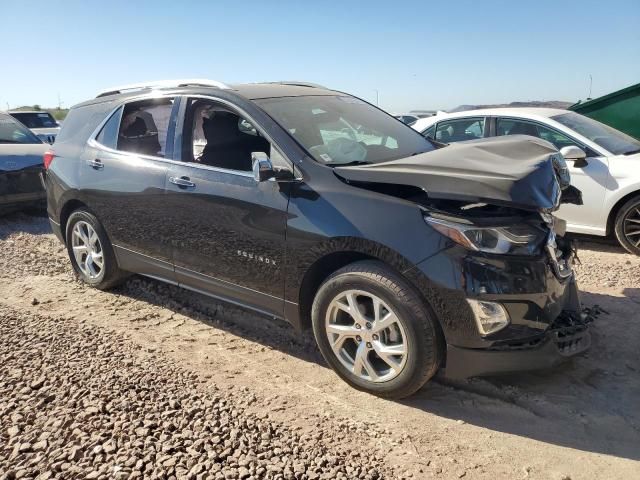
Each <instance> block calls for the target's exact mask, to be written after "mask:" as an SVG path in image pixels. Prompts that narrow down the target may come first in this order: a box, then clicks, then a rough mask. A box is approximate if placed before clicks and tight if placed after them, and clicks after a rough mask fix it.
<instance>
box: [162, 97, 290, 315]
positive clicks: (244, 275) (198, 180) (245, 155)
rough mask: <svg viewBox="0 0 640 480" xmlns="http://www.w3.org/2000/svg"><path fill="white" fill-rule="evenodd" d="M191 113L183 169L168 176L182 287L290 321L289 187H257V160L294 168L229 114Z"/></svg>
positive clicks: (191, 107)
mask: <svg viewBox="0 0 640 480" xmlns="http://www.w3.org/2000/svg"><path fill="white" fill-rule="evenodd" d="M183 111H184V112H183V113H182V114H181V116H180V118H181V124H180V125H179V127H178V128H179V131H180V133H179V135H178V138H179V139H180V140H179V142H180V144H181V147H182V148H181V155H182V160H183V161H182V162H174V164H172V165H171V166H170V168H169V170H168V172H167V179H166V190H167V198H166V202H165V206H166V222H165V223H166V224H167V225H168V229H169V230H168V231H167V233H168V234H169V235H170V236H171V239H172V245H173V247H172V258H173V263H174V266H175V273H176V278H177V279H178V283H179V284H180V285H181V286H184V287H188V288H191V289H195V290H198V291H201V292H204V293H207V294H211V295H213V296H216V297H219V298H222V299H225V300H229V301H232V302H236V303H239V304H242V305H244V306H248V307H251V308H254V309H256V310H259V311H262V312H266V313H269V314H273V315H277V316H282V315H283V305H284V300H283V299H284V276H283V267H284V256H285V230H286V217H287V206H288V201H289V193H288V192H289V184H287V183H279V182H276V181H265V182H257V181H256V180H254V177H253V173H252V172H251V170H250V167H251V162H250V152H251V150H255V151H258V150H257V149H260V151H264V150H269V151H267V152H265V153H267V154H268V155H270V156H271V159H272V161H274V163H275V162H277V161H279V162H281V163H282V164H285V163H287V162H286V161H285V160H284V158H283V157H282V156H281V155H280V154H279V152H278V150H277V149H275V147H274V146H272V145H271V144H270V143H269V142H268V141H267V140H266V139H265V138H264V137H263V136H262V134H261V133H259V132H258V130H257V129H256V127H255V126H254V125H255V124H254V122H252V121H251V120H250V119H248V118H244V117H242V116H240V115H237V114H236V113H235V112H234V111H232V110H229V108H228V107H227V106H223V105H220V104H217V103H215V102H212V101H210V100H204V99H188V100H187V101H186V102H185V107H184V108H183ZM229 114H230V115H237V116H236V117H235V120H229V118H230V117H229ZM223 118H225V120H222V119H223ZM216 119H219V120H216ZM216 122H217V123H216ZM230 137H233V138H234V139H235V140H238V142H240V143H238V144H233V142H230V143H231V145H230V143H229V142H226V140H227V139H229V138H230ZM235 140H234V142H235ZM242 142H245V143H244V144H243V143H242ZM254 144H255V145H254ZM261 145H262V146H261ZM236 147H237V149H238V150H234V149H235V148H236ZM238 152H240V154H238ZM234 161H239V162H240V163H241V164H238V165H237V167H238V168H234V164H233V162H234Z"/></svg>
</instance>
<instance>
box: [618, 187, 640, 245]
mask: <svg viewBox="0 0 640 480" xmlns="http://www.w3.org/2000/svg"><path fill="white" fill-rule="evenodd" d="M615 233H616V237H617V238H618V241H619V242H620V245H622V246H623V247H624V248H625V250H627V251H628V252H630V253H633V254H634V255H640V196H637V197H634V198H632V199H631V200H629V201H628V202H627V203H625V204H624V205H622V208H620V210H619V211H618V214H617V215H616V223H615Z"/></svg>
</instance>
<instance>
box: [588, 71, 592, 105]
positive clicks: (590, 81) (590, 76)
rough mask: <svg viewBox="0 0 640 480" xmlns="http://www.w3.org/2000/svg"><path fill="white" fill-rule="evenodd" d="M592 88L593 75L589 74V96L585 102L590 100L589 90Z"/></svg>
mask: <svg viewBox="0 0 640 480" xmlns="http://www.w3.org/2000/svg"><path fill="white" fill-rule="evenodd" d="M592 88H593V75H591V74H589V96H588V97H587V100H591V89H592Z"/></svg>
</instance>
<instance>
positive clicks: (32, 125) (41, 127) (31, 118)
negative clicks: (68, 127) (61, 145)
mask: <svg viewBox="0 0 640 480" xmlns="http://www.w3.org/2000/svg"><path fill="white" fill-rule="evenodd" d="M8 113H9V115H11V116H13V117H14V118H17V119H18V120H20V121H21V122H22V123H23V124H24V125H25V126H26V127H27V128H29V129H30V130H31V131H32V132H33V133H35V134H36V135H37V136H38V138H40V140H42V141H43V142H46V143H53V142H55V140H56V135H58V132H59V131H60V124H59V123H58V121H57V120H56V119H55V118H53V115H51V114H50V113H49V112H43V111H38V110H34V111H23V110H13V111H10V112H8Z"/></svg>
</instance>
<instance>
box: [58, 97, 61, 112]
mask: <svg viewBox="0 0 640 480" xmlns="http://www.w3.org/2000/svg"><path fill="white" fill-rule="evenodd" d="M58 110H62V102H61V101H60V93H58Z"/></svg>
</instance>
